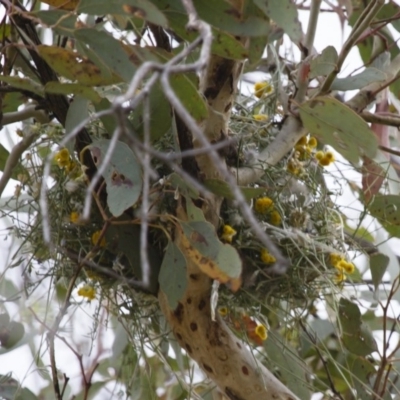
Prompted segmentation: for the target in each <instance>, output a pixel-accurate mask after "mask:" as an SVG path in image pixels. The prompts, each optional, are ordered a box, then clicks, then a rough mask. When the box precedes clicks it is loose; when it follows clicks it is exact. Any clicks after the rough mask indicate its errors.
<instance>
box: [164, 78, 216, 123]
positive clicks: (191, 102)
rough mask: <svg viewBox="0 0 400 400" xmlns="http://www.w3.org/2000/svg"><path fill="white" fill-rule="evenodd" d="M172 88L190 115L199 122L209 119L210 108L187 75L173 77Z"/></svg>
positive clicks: (171, 80) (171, 79)
mask: <svg viewBox="0 0 400 400" xmlns="http://www.w3.org/2000/svg"><path fill="white" fill-rule="evenodd" d="M170 83H171V87H172V88H173V90H174V92H175V94H176V96H177V97H178V98H179V100H180V101H181V102H182V104H183V105H184V107H185V108H186V110H187V111H188V112H189V114H190V115H191V116H192V117H193V118H194V119H195V120H196V121H197V122H201V121H202V120H204V119H206V118H207V117H208V108H207V105H206V102H205V101H204V98H203V96H201V95H200V93H199V91H198V89H197V87H195V86H194V84H193V83H192V82H191V81H190V80H189V79H188V77H187V76H185V75H171V76H170Z"/></svg>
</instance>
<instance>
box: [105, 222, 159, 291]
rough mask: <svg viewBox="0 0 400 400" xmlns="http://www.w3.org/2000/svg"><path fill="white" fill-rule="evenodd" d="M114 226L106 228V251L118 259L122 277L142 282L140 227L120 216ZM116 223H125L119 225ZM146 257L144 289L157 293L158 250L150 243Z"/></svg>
mask: <svg viewBox="0 0 400 400" xmlns="http://www.w3.org/2000/svg"><path fill="white" fill-rule="evenodd" d="M116 222H117V223H116V224H113V225H111V226H109V227H108V229H107V231H106V234H105V238H106V243H107V250H108V251H110V252H112V254H113V255H114V258H115V257H118V258H119V259H120V264H121V268H122V270H123V274H124V276H128V277H132V276H133V277H134V278H135V279H137V280H139V281H141V280H142V263H141V261H140V260H141V258H140V226H138V225H133V224H130V223H126V222H131V219H130V218H129V217H128V216H126V215H122V216H121V217H120V218H118V219H117V220H116ZM118 222H125V223H122V224H119V223H118ZM147 250H148V251H147V256H148V261H149V264H150V284H149V286H148V287H147V288H146V289H147V290H148V291H149V292H150V293H153V294H155V293H157V290H158V272H159V270H160V265H161V257H160V254H159V253H160V252H159V251H158V248H155V246H154V247H153V245H152V243H151V242H150V243H147Z"/></svg>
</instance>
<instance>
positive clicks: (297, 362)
mask: <svg viewBox="0 0 400 400" xmlns="http://www.w3.org/2000/svg"><path fill="white" fill-rule="evenodd" d="M264 349H265V352H266V354H268V360H270V361H271V364H272V365H273V368H274V369H278V371H279V372H278V374H279V379H280V380H281V381H282V382H283V383H284V384H285V385H286V386H287V387H288V388H289V389H290V390H291V391H293V393H294V394H296V395H297V396H298V397H299V398H300V399H309V398H310V396H311V393H310V389H309V388H308V385H307V380H306V373H307V372H308V370H309V368H308V366H307V365H306V363H305V362H304V361H303V360H302V359H301V358H300V356H299V355H298V354H297V351H296V349H295V348H293V347H292V346H291V345H290V343H288V341H287V340H285V339H284V338H283V337H282V336H280V335H279V334H275V333H274V334H270V335H268V339H267V340H266V341H265V342H264Z"/></svg>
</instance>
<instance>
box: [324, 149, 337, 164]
mask: <svg viewBox="0 0 400 400" xmlns="http://www.w3.org/2000/svg"><path fill="white" fill-rule="evenodd" d="M324 157H325V158H326V159H327V160H329V161H330V162H334V161H335V155H334V154H333V153H332V152H331V151H327V152H326V153H325V156H324Z"/></svg>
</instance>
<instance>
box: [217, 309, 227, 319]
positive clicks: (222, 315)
mask: <svg viewBox="0 0 400 400" xmlns="http://www.w3.org/2000/svg"><path fill="white" fill-rule="evenodd" d="M218 314H219V315H220V316H221V317H225V316H226V315H227V314H228V308H227V307H220V308H218Z"/></svg>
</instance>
